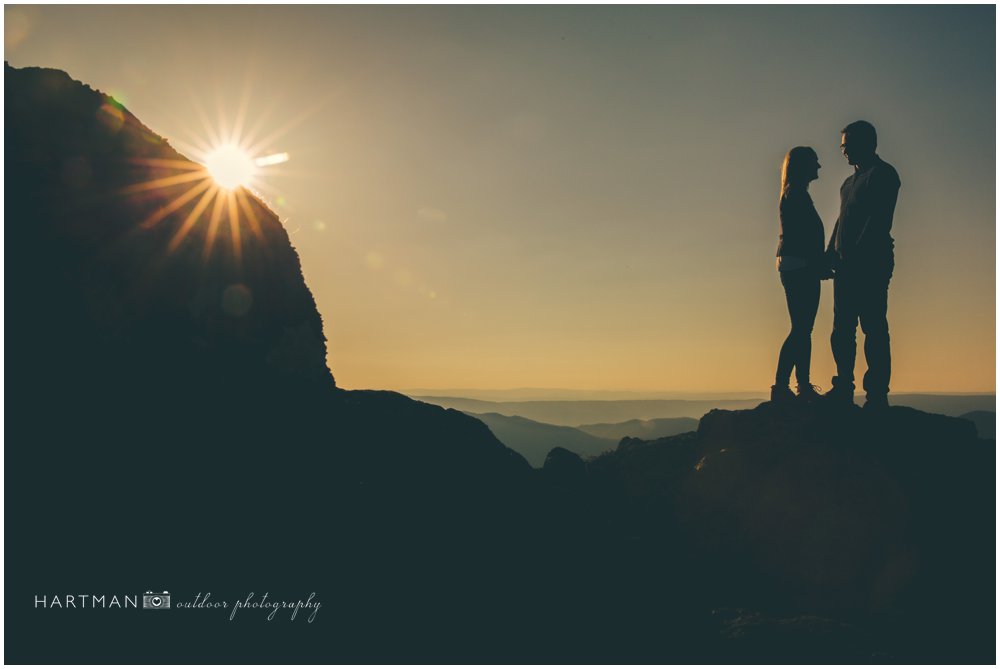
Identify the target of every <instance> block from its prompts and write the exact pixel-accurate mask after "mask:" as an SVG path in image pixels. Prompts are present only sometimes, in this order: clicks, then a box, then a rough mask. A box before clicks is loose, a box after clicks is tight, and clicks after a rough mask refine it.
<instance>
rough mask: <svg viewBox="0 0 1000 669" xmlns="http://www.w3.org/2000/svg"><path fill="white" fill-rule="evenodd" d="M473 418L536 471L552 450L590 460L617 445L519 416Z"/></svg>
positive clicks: (493, 414) (489, 415) (574, 430)
mask: <svg viewBox="0 0 1000 669" xmlns="http://www.w3.org/2000/svg"><path fill="white" fill-rule="evenodd" d="M470 415H471V416H475V417H476V418H478V419H479V420H481V421H483V422H484V423H486V426H487V427H489V428H490V431H492V432H493V434H494V435H496V437H497V439H499V440H500V441H502V442H503V443H504V444H505V445H506V446H507V447H508V448H511V449H513V450H515V451H517V452H518V453H520V454H521V455H523V456H524V457H525V459H527V461H528V464H530V465H531V466H532V467H536V468H538V467H541V466H542V465H543V464H545V456H546V455H548V454H549V451H551V450H552V449H553V448H563V449H566V450H567V451H570V452H572V453H576V454H577V455H579V456H582V457H584V458H590V457H594V456H597V455H600V454H601V453H603V452H605V451H609V450H612V449H613V448H614V447H615V446H617V445H618V441H617V440H616V439H613V438H600V437H597V436H594V435H592V434H587V433H586V432H584V431H582V430H577V429H575V428H572V427H565V426H562V425H549V424H547V423H539V422H536V421H533V420H528V419H527V418H522V417H520V416H503V415H501V414H498V413H484V414H470ZM695 424H697V421H695Z"/></svg>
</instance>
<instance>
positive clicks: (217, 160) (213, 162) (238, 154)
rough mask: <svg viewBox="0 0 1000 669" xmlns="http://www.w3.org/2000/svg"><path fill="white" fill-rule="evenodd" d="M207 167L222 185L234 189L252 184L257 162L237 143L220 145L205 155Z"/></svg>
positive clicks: (216, 181)
mask: <svg viewBox="0 0 1000 669" xmlns="http://www.w3.org/2000/svg"><path fill="white" fill-rule="evenodd" d="M205 168H206V169H208V173H209V174H211V175H212V178H213V179H214V180H215V183H217V184H218V185H219V186H220V187H222V188H224V189H226V190H233V189H235V188H239V187H241V186H242V187H246V186H249V185H250V184H251V182H252V181H253V178H254V174H256V171H257V170H256V163H255V162H254V159H253V158H251V157H250V156H249V155H247V153H246V151H244V150H243V149H241V148H240V147H239V146H237V145H235V144H225V145H223V146H220V147H218V148H216V149H214V150H212V151H211V152H210V153H208V154H207V155H206V156H205Z"/></svg>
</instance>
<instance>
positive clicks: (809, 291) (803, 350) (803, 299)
mask: <svg viewBox="0 0 1000 669" xmlns="http://www.w3.org/2000/svg"><path fill="white" fill-rule="evenodd" d="M819 294H820V281H819V279H816V278H812V277H809V278H806V279H804V280H803V281H802V283H801V285H800V286H799V287H798V290H797V296H796V297H797V299H796V311H795V313H794V314H792V331H793V332H794V333H795V338H796V340H797V346H796V348H795V350H796V357H795V380H796V382H797V383H798V384H799V385H800V386H808V385H810V381H809V367H810V363H811V361H812V331H813V325H815V323H816V312H817V311H818V310H819ZM789 313H790V314H791V312H789Z"/></svg>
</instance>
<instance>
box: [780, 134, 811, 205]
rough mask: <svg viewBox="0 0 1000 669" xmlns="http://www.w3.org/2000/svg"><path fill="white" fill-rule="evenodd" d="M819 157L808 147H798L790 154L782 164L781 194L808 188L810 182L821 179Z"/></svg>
mask: <svg viewBox="0 0 1000 669" xmlns="http://www.w3.org/2000/svg"><path fill="white" fill-rule="evenodd" d="M819 168H820V164H819V157H818V156H817V155H816V152H815V151H813V150H812V149H811V148H809V147H808V146H796V147H795V148H794V149H792V150H791V151H789V152H788V154H787V155H786V156H785V160H784V161H783V162H782V163H781V194H782V195H784V194H785V193H786V192H787V191H788V189H789V188H792V187H801V188H806V187H807V186H808V185H809V182H810V181H812V180H813V179H818V178H819Z"/></svg>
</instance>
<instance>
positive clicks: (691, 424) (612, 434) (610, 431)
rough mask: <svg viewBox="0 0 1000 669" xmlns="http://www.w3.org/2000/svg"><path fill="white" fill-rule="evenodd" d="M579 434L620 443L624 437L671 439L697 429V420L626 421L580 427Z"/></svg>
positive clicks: (655, 419) (654, 419)
mask: <svg viewBox="0 0 1000 669" xmlns="http://www.w3.org/2000/svg"><path fill="white" fill-rule="evenodd" d="M577 429H579V430H580V431H581V432H586V433H587V434H592V435H594V436H595V437H604V438H606V439H614V440H616V441H620V440H622V439H624V438H625V437H632V438H633V439H660V438H662V437H672V436H673V435H675V434H682V433H684V432H692V431H694V430H697V429H698V419H697V418H653V419H651V420H638V419H636V420H628V421H625V422H624V423H595V424H593V425H581V426H580V427H579V428H577Z"/></svg>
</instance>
